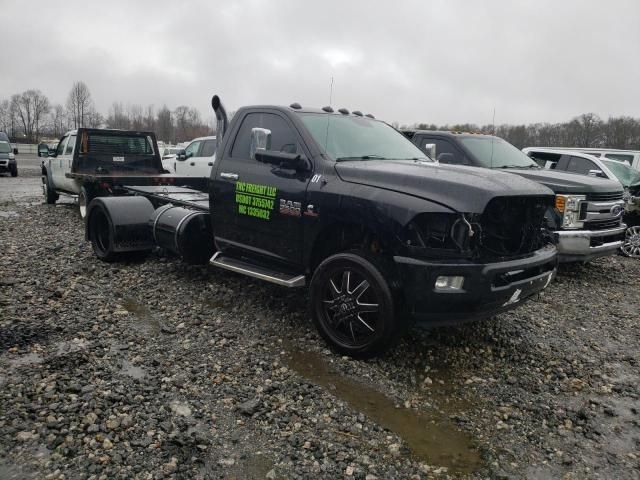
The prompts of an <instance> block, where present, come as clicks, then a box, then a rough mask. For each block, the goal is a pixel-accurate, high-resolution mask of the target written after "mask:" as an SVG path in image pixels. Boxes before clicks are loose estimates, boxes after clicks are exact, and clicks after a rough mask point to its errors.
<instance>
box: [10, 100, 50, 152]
mask: <svg viewBox="0 0 640 480" xmlns="http://www.w3.org/2000/svg"><path fill="white" fill-rule="evenodd" d="M11 109H12V110H13V113H14V114H15V115H16V117H17V119H18V121H19V122H20V124H21V125H22V128H23V131H24V134H25V136H26V137H27V139H28V140H30V141H37V140H38V137H39V135H40V129H41V128H42V126H43V125H44V123H45V121H46V115H47V113H49V109H50V106H49V99H48V98H47V97H46V96H45V95H44V94H43V93H42V92H41V91H40V90H33V89H32V90H27V91H25V92H23V93H18V94H15V95H13V96H12V97H11Z"/></svg>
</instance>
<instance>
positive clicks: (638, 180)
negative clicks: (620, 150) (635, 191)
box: [602, 160, 640, 187]
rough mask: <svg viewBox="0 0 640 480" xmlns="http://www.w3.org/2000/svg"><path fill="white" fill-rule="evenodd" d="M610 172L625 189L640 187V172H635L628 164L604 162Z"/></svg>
mask: <svg viewBox="0 0 640 480" xmlns="http://www.w3.org/2000/svg"><path fill="white" fill-rule="evenodd" d="M602 163H604V164H605V165H606V166H607V168H609V170H611V172H612V173H613V174H614V175H615V176H616V178H617V179H618V180H620V183H622V185H624V186H625V187H633V186H636V185H640V172H638V171H637V170H634V169H633V168H631V167H630V166H628V165H627V164H626V163H622V162H619V161H616V160H602Z"/></svg>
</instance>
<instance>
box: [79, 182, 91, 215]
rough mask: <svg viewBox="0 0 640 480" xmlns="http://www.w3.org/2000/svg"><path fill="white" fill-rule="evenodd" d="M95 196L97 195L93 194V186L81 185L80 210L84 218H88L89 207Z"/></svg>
mask: <svg viewBox="0 0 640 480" xmlns="http://www.w3.org/2000/svg"><path fill="white" fill-rule="evenodd" d="M94 197H95V195H94V194H93V189H92V188H90V187H85V186H82V187H80V193H78V212H79V213H80V218H81V219H82V220H85V219H86V218H87V207H88V206H89V204H90V203H91V200H93V198H94Z"/></svg>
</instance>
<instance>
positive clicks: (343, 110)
mask: <svg viewBox="0 0 640 480" xmlns="http://www.w3.org/2000/svg"><path fill="white" fill-rule="evenodd" d="M338 111H339V112H340V113H341V114H343V115H349V110H347V109H346V108H341V109H340V110H338Z"/></svg>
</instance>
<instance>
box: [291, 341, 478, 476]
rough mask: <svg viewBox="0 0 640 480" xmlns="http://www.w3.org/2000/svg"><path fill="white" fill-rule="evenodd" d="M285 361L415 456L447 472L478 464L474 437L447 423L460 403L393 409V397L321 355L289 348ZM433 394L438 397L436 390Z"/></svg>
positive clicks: (468, 470)
mask: <svg viewBox="0 0 640 480" xmlns="http://www.w3.org/2000/svg"><path fill="white" fill-rule="evenodd" d="M283 360H284V363H285V364H286V365H287V367H289V368H290V369H292V370H294V371H296V372H297V373H298V374H300V375H302V376H303V377H305V378H306V379H308V380H309V381H311V382H313V383H315V384H317V385H319V386H321V387H324V388H326V389H327V390H328V391H329V392H331V394H332V395H334V396H335V397H337V398H339V399H341V400H344V401H345V402H347V403H348V404H349V405H350V406H351V407H352V408H354V409H356V410H358V411H360V412H362V413H364V414H365V415H366V416H368V417H369V418H370V419H372V420H373V421H374V422H376V423H378V424H379V425H380V426H382V427H384V428H386V429H387V430H390V431H392V432H394V433H396V434H397V435H399V436H400V437H401V438H402V439H403V440H404V441H405V442H406V443H407V445H408V446H409V448H410V450H411V455H412V456H413V457H415V458H416V459H418V460H421V461H424V462H427V463H429V464H432V465H439V466H444V467H447V469H448V471H450V472H453V473H458V474H469V473H473V472H475V471H478V470H480V469H481V468H482V466H483V462H482V460H481V458H480V453H479V451H478V449H477V445H476V443H475V441H474V439H473V438H472V437H471V436H470V435H468V434H467V433H465V432H462V431H460V430H458V429H456V428H455V427H454V426H453V425H452V424H451V423H450V422H449V415H452V414H454V413H458V412H459V407H460V404H459V403H458V404H456V403H455V402H442V403H439V405H438V408H435V407H434V408H433V410H432V411H428V412H425V411H421V412H418V411H415V410H413V409H408V408H397V407H396V404H395V402H394V401H393V400H391V399H390V398H389V397H387V396H386V395H384V394H382V393H381V392H379V391H378V390H376V389H374V388H372V387H371V386H369V385H366V384H364V383H362V382H359V381H357V380H354V379H352V378H349V377H347V376H345V375H342V374H341V373H340V372H338V371H337V369H336V368H335V367H334V366H332V365H331V363H330V362H329V360H328V359H327V358H325V357H324V356H323V355H321V354H318V353H314V352H306V351H300V350H296V349H288V352H287V354H286V355H285V358H284V359H283ZM442 395H443V396H444V395H445V391H443V392H442ZM433 396H437V390H435V391H434V392H433ZM432 398H433V397H432Z"/></svg>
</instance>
